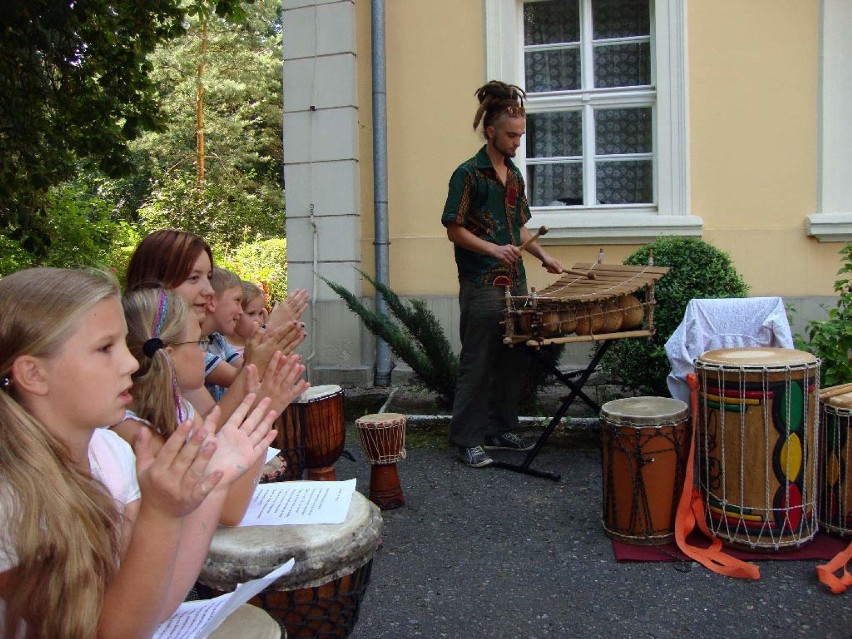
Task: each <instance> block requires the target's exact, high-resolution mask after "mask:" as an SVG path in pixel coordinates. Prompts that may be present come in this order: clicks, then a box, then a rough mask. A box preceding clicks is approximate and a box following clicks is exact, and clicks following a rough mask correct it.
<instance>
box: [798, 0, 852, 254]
mask: <svg viewBox="0 0 852 639" xmlns="http://www.w3.org/2000/svg"><path fill="white" fill-rule="evenodd" d="M820 14H821V15H820V39H819V41H820V48H821V50H820V77H819V83H820V87H819V151H818V168H817V210H816V212H815V213H814V214H812V215H808V216H807V220H806V228H807V232H808V235H811V236H813V237H815V238H816V239H817V240H819V241H820V242H850V241H852V155H851V154H850V152H849V149H850V148H852V121H850V118H849V113H850V110H852V76H850V75H849V60H851V59H852V38H850V37H849V32H850V29H852V4H850V3H849V1H848V0H822V4H821V7H820Z"/></svg>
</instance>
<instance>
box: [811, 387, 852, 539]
mask: <svg viewBox="0 0 852 639" xmlns="http://www.w3.org/2000/svg"><path fill="white" fill-rule="evenodd" d="M850 404H852V393H849V394H846V395H841V396H839V397H834V398H831V399H829V400H827V401H826V402H825V403H823V404H822V405H821V407H820V425H821V431H820V446H819V448H820V452H819V499H817V503H818V504H819V508H818V512H819V515H818V519H819V525H820V528H821V529H822V530H824V531H826V532H828V533H831V534H833V535H838V536H840V537H852V430H850V429H852V408H850Z"/></svg>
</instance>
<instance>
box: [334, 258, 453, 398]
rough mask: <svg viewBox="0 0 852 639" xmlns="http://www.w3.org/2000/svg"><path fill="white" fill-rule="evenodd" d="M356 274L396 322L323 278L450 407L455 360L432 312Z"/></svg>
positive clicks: (367, 325)
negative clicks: (385, 306) (377, 297)
mask: <svg viewBox="0 0 852 639" xmlns="http://www.w3.org/2000/svg"><path fill="white" fill-rule="evenodd" d="M360 273H361V275H363V276H364V277H365V278H366V279H367V281H368V282H370V284H372V285H373V286H374V287H375V288H376V290H377V291H379V293H380V294H381V296H382V297H383V298H384V300H385V302H387V305H388V308H389V309H390V312H391V314H392V315H393V316H394V317H395V318H396V319H397V322H398V323H397V322H393V321H391V319H389V318H388V317H385V316H383V315H380V314H379V313H377V312H376V311H374V310H372V309H370V308H367V307H366V306H364V304H362V303H361V301H360V300H359V299H358V298H357V297H356V296H355V295H354V294H353V293H352V292H351V291H349V290H348V289H347V288H346V287H344V286H342V285H340V284H338V283H337V282H331V281H329V280H327V279H325V278H323V281H324V282H325V283H326V284H328V285H329V287H330V288H331V290H333V291H334V292H335V293H337V294H338V295H339V296H340V297H341V298H342V299H343V301H344V302H346V306H347V307H348V308H349V310H350V311H352V312H353V313H355V314H356V315H358V317H360V318H361V321H362V322H364V326H365V327H366V328H367V330H369V331H370V332H371V333H372V334H373V335H375V336H376V337H379V338H381V339H383V340H384V341H385V342H387V345H388V346H389V347H390V349H391V351H393V353H394V354H395V355H396V356H397V357H399V358H400V359H401V360H402V361H404V362H405V363H406V364H408V365H409V366H410V367H411V370H412V371H414V374H415V375H417V378H418V379H419V380H420V381H421V382H422V383H423V385H424V386H425V387H426V388H428V389H429V390H431V391H433V392H434V393H436V394H437V395H438V398H439V401H440V402H441V403H442V404H443V405H444V406H452V403H453V397H454V396H455V392H456V378H457V376H458V367H459V360H458V357H457V356H456V355H455V354H454V353H453V351H452V348H451V346H450V342H449V340H448V339H447V336H446V334H445V333H444V330H443V328H441V325H440V323H439V322H438V320H437V318H436V317H435V315H434V314H433V313H432V312H431V311H430V310H429V309H427V308H426V304H425V302H423V300H412V301H410V302H408V303H406V302H403V301H402V300H401V299H400V298H399V296H398V295H397V294H396V293H395V292H394V291H393V290H392V289H391V288H390V287H388V286H385V285H384V284H381V283H379V282H377V281H376V280H374V279H373V278H371V277H370V276H369V275H367V274H366V273H364V272H363V271H360Z"/></svg>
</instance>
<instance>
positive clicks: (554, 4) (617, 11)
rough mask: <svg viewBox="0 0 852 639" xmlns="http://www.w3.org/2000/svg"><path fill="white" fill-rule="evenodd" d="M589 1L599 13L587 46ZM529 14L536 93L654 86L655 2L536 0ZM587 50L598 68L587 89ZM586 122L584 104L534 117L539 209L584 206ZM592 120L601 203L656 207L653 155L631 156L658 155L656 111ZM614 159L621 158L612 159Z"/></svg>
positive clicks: (530, 145)
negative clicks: (584, 16)
mask: <svg viewBox="0 0 852 639" xmlns="http://www.w3.org/2000/svg"><path fill="white" fill-rule="evenodd" d="M581 2H585V3H586V10H591V15H592V34H591V36H592V37H591V42H590V43H588V42H586V43H584V42H582V41H581V40H582V37H583V34H582V32H581V7H580V3H581ZM523 16H524V47H525V50H524V72H525V80H526V89H527V92H528V93H530V94H536V93H545V92H547V93H552V92H561V91H577V90H580V89H601V88H621V87H635V86H646V85H650V84H651V45H650V38H649V35H650V14H649V6H648V0H547V1H544V2H528V3H526V4H525V5H524V12H523ZM586 37H588V36H586ZM584 51H586V52H590V53H586V54H587V55H589V54H590V55H591V56H592V68H593V77H592V78H589V79H587V80H586V86H583V79H582V75H581V63H582V56H583V55H584ZM531 97H533V99H534V98H535V96H534V95H532V96H531ZM583 117H584V111H583V109H582V107H581V106H580V105H575V106H574V107H573V108H571V107H570V106H569V107H562V108H561V109H560V110H555V111H552V112H547V113H541V112H535V113H529V114H528V117H527V158H528V160H532V162H530V163H529V166H528V181H529V185H528V188H529V194H530V203H531V204H532V205H533V206H559V205H569V206H570V205H583V204H584V202H583V161H584V157H583V143H582V131H583V122H582V119H583ZM585 117H593V118H594V126H593V129H594V132H595V144H594V154H595V158H594V162H595V182H596V187H597V202H596V203H597V204H629V203H649V202H652V200H653V162H652V161H651V160H650V159H647V157H645V158H636V159H630V158H629V157H627V158H625V157H624V155H625V154H636V153H640V154H649V153H651V152H652V151H653V140H652V111H651V108H650V107H647V108H646V107H643V108H634V107H631V108H612V107H610V106H608V107H606V108H604V107H595V106H594V105H593V108H592V110H591V111H586V116H585ZM587 154H588V150H587ZM612 155H617V156H618V157H617V158H610V159H608V158H607V156H612ZM585 161H587V162H588V161H592V158H585ZM585 204H586V205H592V204H594V203H585Z"/></svg>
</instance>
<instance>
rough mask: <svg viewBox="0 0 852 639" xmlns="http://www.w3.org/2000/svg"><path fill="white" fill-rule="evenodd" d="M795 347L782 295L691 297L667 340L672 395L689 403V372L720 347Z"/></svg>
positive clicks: (667, 379) (668, 379) (669, 384)
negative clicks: (697, 361)
mask: <svg viewBox="0 0 852 639" xmlns="http://www.w3.org/2000/svg"><path fill="white" fill-rule="evenodd" d="M750 346H751V347H754V346H775V347H778V348H793V334H792V332H791V331H790V322H789V321H788V320H787V312H786V310H785V309H784V302H783V300H782V299H781V298H780V297H744V298H741V297H738V298H727V299H719V300H704V299H695V300H691V301H690V302H689V304H687V306H686V312H685V313H684V315H683V321H682V322H681V323H680V326H678V327H677V329H675V332H674V333H672V336H671V337H670V338H669V341H667V342H666V347H665V348H666V355H667V356H668V358H669V362H670V363H671V366H672V370H671V372H670V373H669V376H668V377H667V378H666V383H667V384H668V387H669V392H670V393H671V395H672V397H674V398H675V399H679V400H681V401H684V402H686V403H687V404H688V403H689V386H688V385H687V383H686V376H687V374H688V373H691V372H692V371H693V370H694V362H695V360H696V358H698V357H699V356H700V355H703V354H704V353H706V352H707V351H712V350H716V349H719V348H739V347H750Z"/></svg>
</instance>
